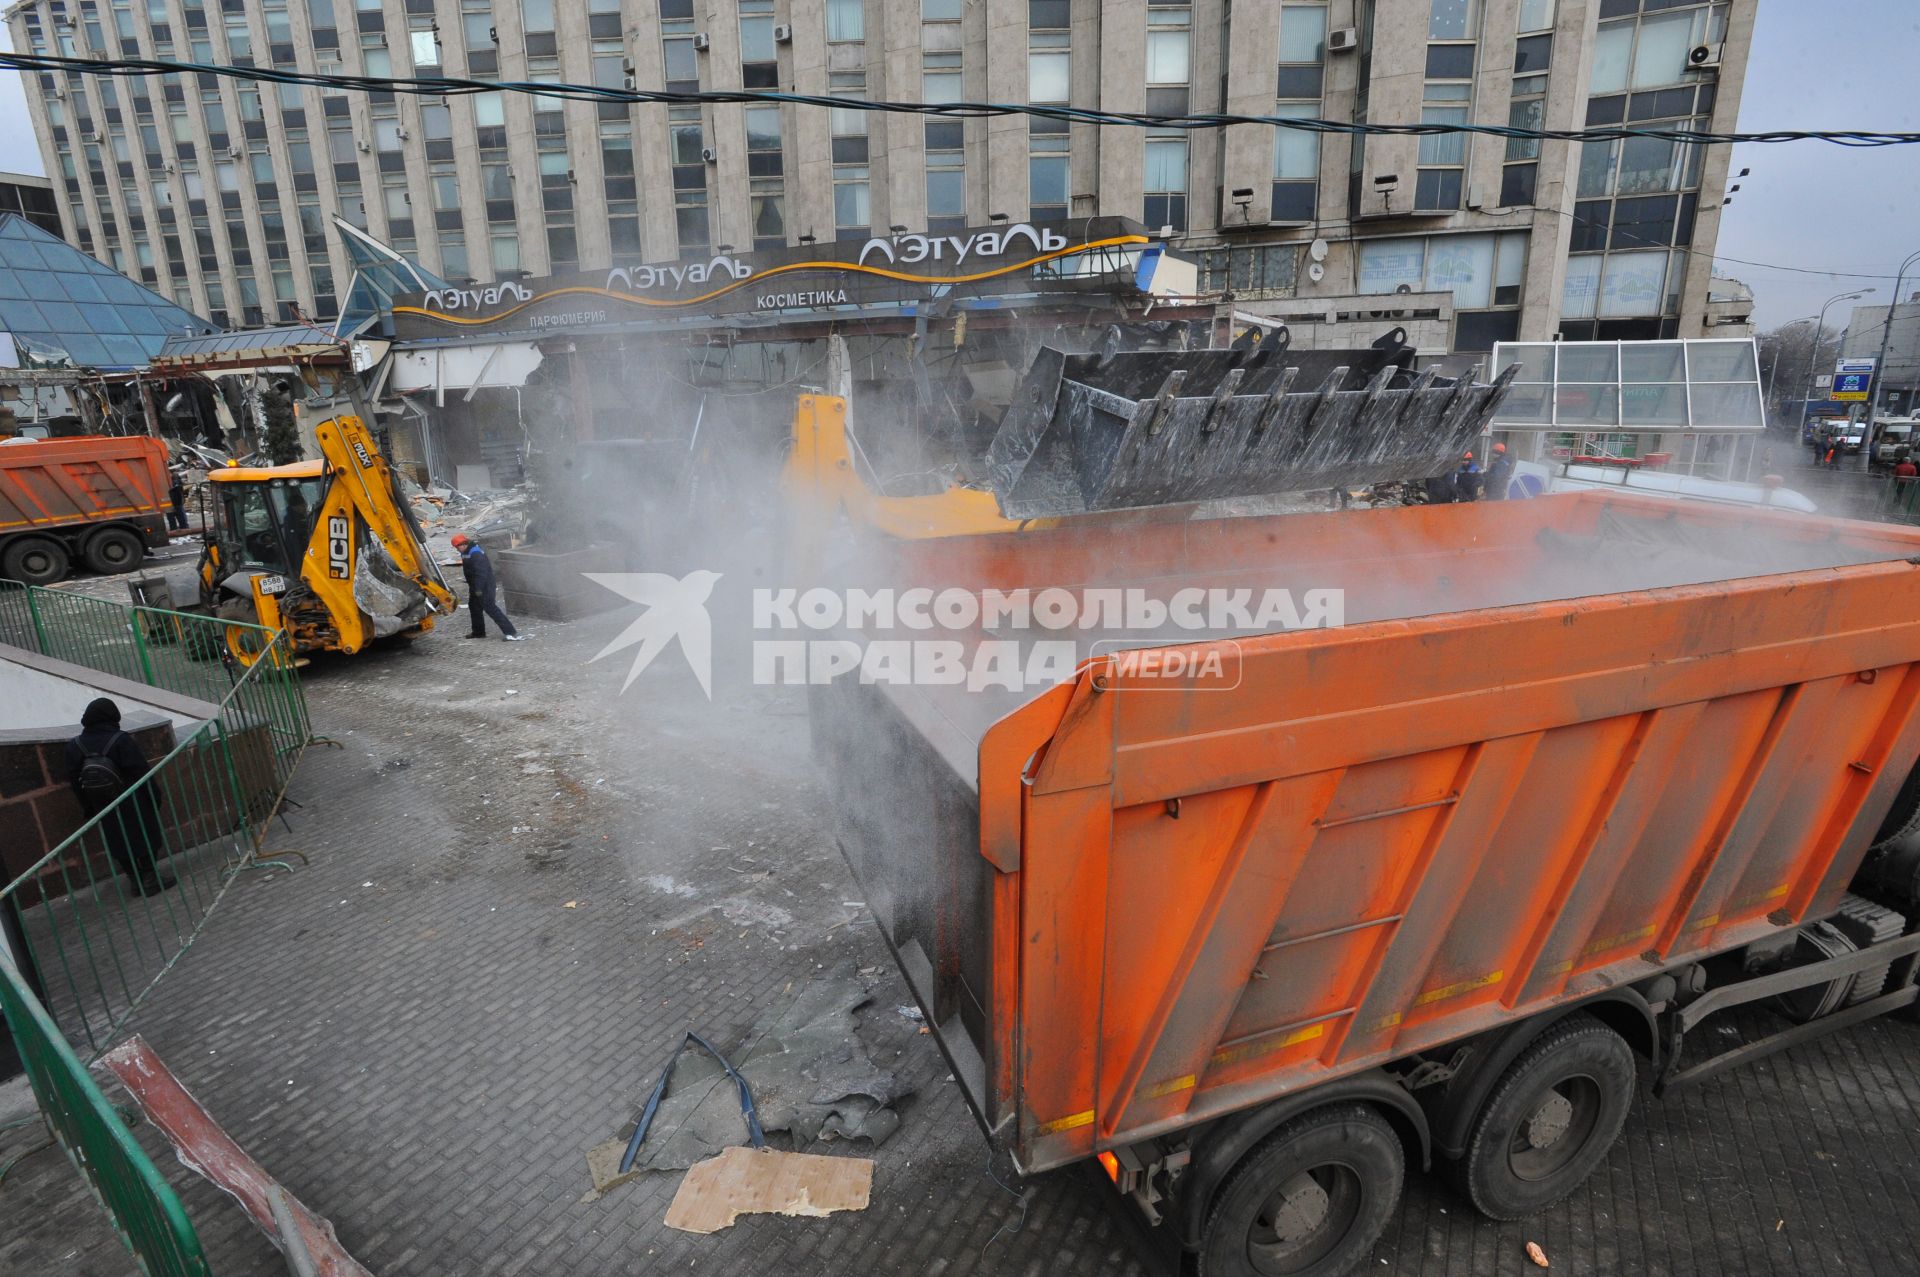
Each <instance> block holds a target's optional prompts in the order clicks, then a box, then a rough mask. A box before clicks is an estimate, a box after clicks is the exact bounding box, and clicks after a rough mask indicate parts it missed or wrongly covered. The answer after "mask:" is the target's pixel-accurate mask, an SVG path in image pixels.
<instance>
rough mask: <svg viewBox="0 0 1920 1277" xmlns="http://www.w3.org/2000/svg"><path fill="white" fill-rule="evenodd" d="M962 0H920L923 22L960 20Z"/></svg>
mask: <svg viewBox="0 0 1920 1277" xmlns="http://www.w3.org/2000/svg"><path fill="white" fill-rule="evenodd" d="M961 7H962V4H961V0H920V20H921V21H922V22H958V21H960V10H961Z"/></svg>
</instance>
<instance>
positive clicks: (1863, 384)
mask: <svg viewBox="0 0 1920 1277" xmlns="http://www.w3.org/2000/svg"><path fill="white" fill-rule="evenodd" d="M1872 381H1873V374H1872V373H1870V372H1840V373H1835V374H1834V375H1833V392H1832V393H1831V394H1829V395H1828V396H1827V398H1829V399H1837V400H1839V401H1840V402H1842V403H1865V402H1866V401H1867V388H1868V385H1869V384H1870V383H1871V382H1872Z"/></svg>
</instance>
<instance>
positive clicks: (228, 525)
mask: <svg viewBox="0 0 1920 1277" xmlns="http://www.w3.org/2000/svg"><path fill="white" fill-rule="evenodd" d="M314 437H315V440H316V441H317V442H318V444H319V447H320V454H321V455H320V458H319V459H317V460H311V461H301V462H296V463H294V464H292V465H285V466H266V467H241V466H228V467H224V468H221V469H218V470H215V471H213V472H211V473H210V474H209V475H208V476H207V477H208V479H209V481H210V482H211V484H212V486H213V488H214V490H215V493H216V496H215V510H214V514H215V518H214V519H212V520H210V527H212V526H215V525H217V529H218V530H217V531H210V534H209V536H208V540H207V549H206V553H205V554H204V555H203V556H202V559H201V568H200V582H201V594H202V598H203V601H204V602H205V603H206V604H207V605H208V606H209V607H213V608H216V609H231V610H226V611H222V613H221V614H222V615H230V616H232V617H234V619H237V620H238V619H244V620H250V621H254V622H257V623H258V624H260V625H263V626H266V627H267V628H269V629H281V628H283V629H285V630H286V631H287V635H288V638H289V639H291V640H292V644H293V648H294V650H295V651H297V652H309V651H338V652H346V653H353V652H358V651H360V650H361V649H362V648H364V647H366V646H367V644H369V643H371V642H372V641H373V640H374V639H375V638H378V637H380V636H382V635H385V634H395V633H402V632H406V631H408V630H430V629H432V628H433V623H434V618H435V616H436V615H438V616H447V615H451V614H452V613H453V612H454V610H455V609H456V608H457V607H458V606H459V604H458V601H457V600H456V599H455V597H454V594H453V591H452V590H450V589H448V588H447V583H446V581H445V579H444V578H443V577H442V576H441V575H440V569H439V567H438V566H437V565H436V564H435V563H434V562H433V561H432V560H431V559H430V558H428V557H427V552H426V544H425V540H424V538H423V537H422V536H421V533H420V527H419V525H418V524H417V523H416V522H415V521H414V518H413V511H412V510H411V509H410V508H409V507H408V506H407V504H406V502H405V501H404V499H403V498H402V497H401V496H400V494H399V490H398V488H397V487H396V486H395V483H394V476H393V471H392V469H391V468H390V467H389V466H388V465H387V462H386V459H385V458H383V457H382V456H381V455H380V451H379V449H378V448H377V447H376V446H375V445H374V442H373V437H372V436H371V435H370V434H369V433H368V432H367V428H366V424H365V423H364V422H362V421H361V419H360V418H359V417H356V416H351V415H349V416H341V417H333V418H330V419H328V420H326V421H323V422H321V423H320V424H319V425H318V426H316V427H315V428H314ZM282 546H284V550H283V549H281V548H280V547H282ZM229 552H230V553H229ZM228 557H233V558H234V559H235V560H236V561H235V562H233V563H228V562H226V561H225V560H226V559H227V558H228ZM223 591H224V593H225V594H226V596H227V599H226V601H224V602H223V601H222V593H223ZM235 654H236V655H238V656H239V657H240V658H241V659H242V660H244V661H248V663H251V656H250V655H249V653H246V652H242V651H236V653H235Z"/></svg>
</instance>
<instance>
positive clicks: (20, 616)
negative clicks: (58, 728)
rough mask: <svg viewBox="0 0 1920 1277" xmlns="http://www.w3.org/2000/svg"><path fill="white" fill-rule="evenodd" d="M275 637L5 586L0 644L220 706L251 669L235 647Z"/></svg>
mask: <svg viewBox="0 0 1920 1277" xmlns="http://www.w3.org/2000/svg"><path fill="white" fill-rule="evenodd" d="M269 633H270V632H269V631H267V630H264V629H261V628H260V627H259V626H257V625H246V624H241V623H238V622H229V621H223V620H220V619H219V618H217V617H211V616H195V615H192V614H189V613H186V612H169V611H166V610H163V609H161V608H151V607H129V606H127V605H126V604H122V603H115V602H113V601H112V600H110V599H96V598H92V597H90V596H88V595H85V594H75V593H74V592H72V591H71V590H55V589H48V588H46V587H44V586H30V585H21V584H20V583H18V582H16V581H0V643H5V644H8V645H10V646H13V647H20V648H25V649H26V650H27V651H29V652H38V653H39V654H40V655H42V656H50V657H52V658H54V659H55V660H60V661H68V662H71V663H72V664H75V665H84V666H86V667H87V668H88V669H93V670H99V671H100V672H101V673H103V674H112V675H114V676H116V677H118V678H125V679H131V680H133V681H134V682H136V683H145V684H147V685H148V686H150V687H164V688H166V689H167V690H168V691H173V692H179V693H180V694H182V695H183V696H193V697H197V698H198V699H200V700H203V701H212V702H214V703H216V704H217V703H218V702H219V701H221V700H222V699H223V698H224V697H225V696H226V694H227V692H228V691H229V690H231V688H232V687H233V685H234V683H235V681H236V680H237V679H238V678H239V676H240V672H241V670H242V669H244V668H245V666H244V665H242V664H241V663H240V662H239V661H238V660H236V659H235V657H234V654H233V652H232V650H231V646H230V642H247V641H253V640H254V639H255V637H256V636H258V639H259V640H260V641H264V640H265V638H266V637H267V636H268V635H269Z"/></svg>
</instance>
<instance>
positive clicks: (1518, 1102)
mask: <svg viewBox="0 0 1920 1277" xmlns="http://www.w3.org/2000/svg"><path fill="white" fill-rule="evenodd" d="M1633 1087H1634V1061H1633V1048H1632V1047H1630V1046H1628V1045H1627V1042H1626V1039H1625V1038H1622V1037H1621V1036H1620V1035H1619V1034H1618V1033H1615V1032H1614V1031H1613V1030H1612V1029H1610V1028H1608V1027H1607V1026H1606V1025H1604V1024H1602V1023H1601V1022H1600V1021H1598V1020H1596V1019H1594V1018H1593V1017H1592V1016H1590V1015H1587V1014H1585V1013H1580V1014H1575V1015H1570V1016H1568V1017H1567V1018H1566V1019H1564V1020H1561V1021H1560V1022H1559V1023H1557V1024H1555V1025H1553V1026H1552V1027H1550V1028H1549V1029H1547V1030H1546V1032H1544V1033H1542V1034H1541V1035H1540V1036H1539V1037H1538V1038H1536V1039H1535V1040H1534V1041H1533V1043H1532V1045H1530V1046H1528V1047H1527V1049H1526V1050H1525V1051H1522V1052H1521V1053H1520V1058H1519V1059H1517V1060H1515V1061H1514V1062H1513V1063H1512V1064H1511V1065H1510V1066H1508V1068H1507V1071H1506V1072H1505V1073H1504V1074H1502V1075H1501V1077H1500V1080H1499V1081H1498V1082H1496V1083H1494V1087H1493V1092H1492V1093H1491V1094H1490V1095H1488V1096H1487V1102H1486V1103H1485V1104H1484V1105H1482V1106H1481V1109H1480V1114H1479V1116H1478V1117H1476V1118H1475V1119H1474V1123H1473V1130H1472V1133H1471V1134H1470V1135H1469V1136H1468V1139H1467V1155H1466V1157H1465V1159H1464V1160H1462V1161H1461V1162H1460V1163H1459V1165H1458V1168H1457V1169H1458V1175H1459V1180H1460V1186H1461V1188H1462V1190H1463V1191H1465V1193H1466V1195H1467V1197H1468V1198H1469V1199H1470V1200H1471V1201H1472V1202H1473V1204H1474V1206H1475V1207H1476V1208H1477V1209H1478V1210H1479V1211H1480V1213H1481V1214H1483V1215H1485V1216H1487V1217H1488V1218H1490V1219H1520V1218H1521V1217H1523V1216H1526V1215H1531V1214H1533V1213H1534V1212H1536V1211H1539V1210H1542V1209H1544V1208H1545V1207H1547V1206H1550V1205H1552V1204H1553V1203H1554V1202H1557V1201H1559V1200H1560V1199H1561V1198H1563V1197H1565V1196H1566V1195H1567V1194H1568V1193H1571V1192H1572V1191H1573V1190H1574V1189H1576V1188H1578V1187H1579V1186H1580V1184H1581V1183H1582V1182H1583V1181H1584V1180H1585V1179H1586V1178H1587V1176H1589V1175H1591V1174H1592V1173H1593V1170H1594V1168H1595V1167H1596V1166H1598V1165H1599V1164H1600V1162H1601V1160H1602V1159H1604V1158H1605V1157H1606V1155H1607V1150H1608V1149H1610V1148H1612V1147H1613V1141H1614V1140H1615V1139H1616V1138H1617V1137H1618V1136H1619V1134H1620V1127H1621V1126H1622V1125H1623V1124H1624V1123H1625V1122H1626V1120H1627V1108H1628V1106H1629V1105H1631V1104H1632V1103H1633Z"/></svg>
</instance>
